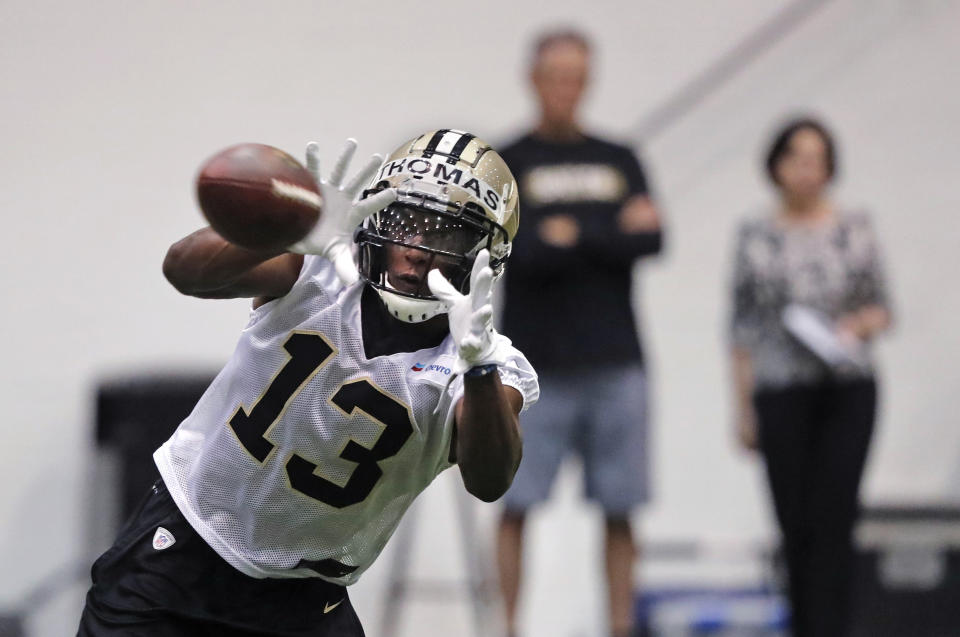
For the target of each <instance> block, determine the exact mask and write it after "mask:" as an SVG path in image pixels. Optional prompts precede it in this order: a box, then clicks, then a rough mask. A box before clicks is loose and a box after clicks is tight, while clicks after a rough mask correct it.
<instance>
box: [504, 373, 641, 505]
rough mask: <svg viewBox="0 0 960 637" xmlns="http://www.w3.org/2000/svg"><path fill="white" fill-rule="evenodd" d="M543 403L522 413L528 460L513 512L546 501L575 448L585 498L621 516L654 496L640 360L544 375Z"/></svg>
mask: <svg viewBox="0 0 960 637" xmlns="http://www.w3.org/2000/svg"><path fill="white" fill-rule="evenodd" d="M539 376H540V401H539V402H538V403H537V404H535V405H534V406H533V407H531V408H530V409H529V410H528V411H526V412H524V413H523V415H522V416H521V417H520V429H521V431H522V432H523V460H522V462H521V463H520V468H519V469H518V470H517V475H516V477H514V480H513V485H512V486H511V487H510V489H509V490H508V491H507V493H506V495H505V496H504V506H505V508H506V510H507V511H508V512H511V513H523V512H525V511H526V510H527V509H529V508H530V507H531V506H532V505H534V504H537V503H539V502H542V501H544V500H546V499H547V497H548V496H549V494H550V487H551V486H552V485H553V481H554V478H555V477H556V475H557V469H558V468H559V467H560V464H561V462H562V460H563V459H564V457H565V456H566V455H567V453H568V452H570V451H576V452H577V453H579V455H580V456H581V458H582V459H583V475H584V481H585V483H586V484H585V490H586V496H587V497H588V498H589V499H591V500H595V501H597V502H599V503H600V505H601V506H602V507H603V510H604V512H605V513H606V514H607V515H613V516H621V515H627V514H629V513H630V511H631V509H633V508H634V507H635V506H637V505H639V504H643V503H644V502H646V501H647V499H648V497H649V496H648V487H649V484H648V475H647V474H648V467H647V383H646V378H645V375H644V372H643V369H642V368H641V367H640V366H639V365H630V366H618V367H600V368H587V369H582V370H577V371H576V372H563V373H556V372H546V373H542V372H541V373H540V374H539Z"/></svg>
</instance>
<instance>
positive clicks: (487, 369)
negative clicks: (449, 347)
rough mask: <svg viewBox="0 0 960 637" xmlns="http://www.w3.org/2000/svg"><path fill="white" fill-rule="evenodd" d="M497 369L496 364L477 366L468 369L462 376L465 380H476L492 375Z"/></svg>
mask: <svg viewBox="0 0 960 637" xmlns="http://www.w3.org/2000/svg"><path fill="white" fill-rule="evenodd" d="M497 369H498V366H497V364H496V363H490V364H488V365H477V366H476V367H471V368H470V369H468V370H467V371H465V372H464V373H463V376H464V377H465V378H466V377H470V378H476V377H478V376H486V375H488V374H493V373H494V372H496V371H497Z"/></svg>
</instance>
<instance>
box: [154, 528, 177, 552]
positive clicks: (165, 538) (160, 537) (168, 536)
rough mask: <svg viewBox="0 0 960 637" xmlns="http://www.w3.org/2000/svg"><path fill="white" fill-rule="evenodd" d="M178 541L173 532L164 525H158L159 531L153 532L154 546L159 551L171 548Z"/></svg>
mask: <svg viewBox="0 0 960 637" xmlns="http://www.w3.org/2000/svg"><path fill="white" fill-rule="evenodd" d="M176 541H177V540H176V539H175V538H174V537H173V533H171V532H170V531H168V530H166V529H165V528H163V527H162V526H161V527H157V532H156V533H154V534H153V548H155V549H156V550H158V551H162V550H163V549H166V548H170V547H171V546H173V544H174V542H176Z"/></svg>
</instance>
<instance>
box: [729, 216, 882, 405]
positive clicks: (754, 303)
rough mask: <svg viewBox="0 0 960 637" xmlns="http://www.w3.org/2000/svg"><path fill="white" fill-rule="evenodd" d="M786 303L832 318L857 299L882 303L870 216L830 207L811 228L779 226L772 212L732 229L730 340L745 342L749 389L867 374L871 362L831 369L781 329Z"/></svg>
mask: <svg viewBox="0 0 960 637" xmlns="http://www.w3.org/2000/svg"><path fill="white" fill-rule="evenodd" d="M790 303H798V304H802V305H806V306H808V307H811V308H814V309H816V310H819V311H820V312H822V313H824V314H826V315H827V316H829V317H831V318H833V319H836V318H838V317H839V316H841V315H842V314H846V313H848V312H851V311H854V310H857V309H859V308H861V307H863V306H865V305H873V304H877V305H882V306H884V307H888V301H887V293H886V285H885V283H884V277H883V268H882V264H881V258H880V252H879V249H878V247H877V241H876V237H875V236H874V232H873V227H872V224H871V223H870V219H869V217H868V216H867V215H866V214H863V213H837V214H836V216H835V219H834V221H832V222H831V223H828V224H824V225H822V226H818V227H814V228H803V227H800V228H798V227H786V226H784V225H783V224H782V223H781V222H779V221H777V219H776V218H774V217H773V216H772V215H770V216H766V217H763V218H758V219H750V220H748V221H745V222H744V223H743V224H742V225H741V226H740V228H739V230H738V232H737V240H736V258H735V265H734V273H733V316H732V320H731V326H730V331H731V340H732V343H733V345H734V346H736V347H742V348H745V349H747V350H748V351H749V352H750V354H751V359H752V361H753V372H754V382H755V387H756V388H775V387H784V386H787V385H797V384H801V385H803V384H814V383H817V382H820V381H823V380H826V379H828V378H836V377H839V378H844V379H854V378H863V377H869V376H872V374H873V365H872V363H868V365H867V366H865V367H864V368H861V369H859V370H857V369H845V370H831V369H830V368H828V366H827V365H826V364H825V363H823V362H821V360H820V359H819V358H817V357H816V356H815V355H814V354H813V353H811V352H810V351H809V350H808V349H806V348H805V347H804V346H803V345H801V344H800V343H799V342H798V341H797V340H796V339H794V337H792V336H791V335H790V334H789V333H788V332H787V331H786V329H785V328H784V325H783V321H782V318H781V313H782V312H783V309H784V308H785V307H786V306H787V305H788V304H790Z"/></svg>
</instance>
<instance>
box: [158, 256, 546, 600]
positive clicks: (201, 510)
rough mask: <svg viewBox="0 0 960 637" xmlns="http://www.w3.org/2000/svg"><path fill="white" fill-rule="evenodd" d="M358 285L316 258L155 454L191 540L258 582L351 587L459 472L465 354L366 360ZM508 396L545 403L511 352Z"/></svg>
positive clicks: (246, 334) (503, 372) (442, 348)
mask: <svg viewBox="0 0 960 637" xmlns="http://www.w3.org/2000/svg"><path fill="white" fill-rule="evenodd" d="M363 287H364V286H363V284H362V283H358V284H355V285H352V286H350V287H347V288H344V287H343V286H342V285H340V284H339V281H338V279H337V277H336V274H335V273H334V270H333V267H332V265H331V264H330V263H329V262H328V261H327V260H325V259H322V258H320V257H314V256H307V257H306V258H305V261H304V266H303V270H302V271H301V273H300V277H299V279H298V280H297V282H296V284H295V285H294V286H293V288H292V289H291V290H290V292H289V293H287V294H286V295H285V296H283V297H281V298H279V299H276V300H273V301H271V302H269V303H267V304H265V305H263V306H261V307H259V308H257V309H256V310H254V311H253V312H252V313H251V317H250V321H249V323H248V324H247V326H246V328H245V329H244V330H243V333H242V335H241V337H240V342H239V343H238V344H237V349H236V351H235V352H234V354H233V357H232V358H231V359H230V361H229V362H228V363H227V365H226V367H224V368H223V370H222V371H221V372H220V373H219V374H218V375H217V377H216V378H215V379H214V381H213V383H212V384H211V385H210V387H209V388H208V389H207V391H206V393H204V395H203V397H202V398H201V399H200V401H199V402H198V403H197V406H196V407H195V408H194V410H193V412H192V413H191V414H190V415H189V416H188V417H187V419H186V420H184V421H183V423H181V424H180V427H179V428H178V429H177V430H176V432H175V433H174V434H173V436H172V437H171V438H170V439H169V440H168V441H167V442H166V443H164V445H163V446H162V447H160V448H159V449H158V450H157V451H156V453H155V454H154V459H155V460H156V463H157V466H158V467H159V469H160V475H161V476H162V477H163V481H164V482H165V483H166V485H167V488H168V489H169V491H170V494H171V495H172V496H173V499H174V500H175V501H176V503H177V506H179V508H180V511H181V512H182V513H183V515H184V516H185V517H186V518H187V520H189V521H190V524H191V525H192V526H193V527H194V528H195V529H196V531H197V532H198V533H199V534H200V535H201V536H202V537H203V538H204V540H206V541H207V543H208V544H210V546H211V547H213V549H214V550H216V551H217V553H219V554H220V555H221V556H222V557H223V558H224V559H225V560H226V561H227V562H229V563H230V564H232V565H233V566H234V567H235V568H237V569H238V570H240V571H242V572H243V573H246V574H247V575H250V576H252V577H322V578H323V579H325V580H328V581H332V582H336V583H339V584H352V583H353V582H355V581H356V580H357V578H358V577H359V576H360V574H361V573H362V572H363V571H364V570H365V569H366V568H367V567H369V566H370V564H371V563H372V562H373V561H374V559H376V557H377V555H378V554H379V553H380V551H381V550H382V549H383V547H384V545H385V544H386V542H387V540H388V539H389V538H390V535H391V534H392V533H393V531H394V529H395V528H396V526H397V524H398V523H399V521H400V518H401V516H402V515H403V513H404V511H405V510H406V509H407V507H408V506H409V505H410V504H411V502H412V501H413V499H414V498H415V497H416V496H417V494H419V493H420V492H421V491H422V490H423V489H424V488H425V487H426V486H427V485H428V484H430V482H431V481H432V480H433V478H434V477H435V476H436V475H437V474H439V473H440V472H441V471H443V470H444V469H446V468H448V467H450V466H451V462H450V460H449V457H450V445H451V440H452V434H453V429H454V407H455V405H456V402H457V400H458V399H459V397H460V396H462V394H463V382H462V379H460V378H454V379H453V381H452V382H451V377H452V371H451V369H452V368H453V363H454V361H455V360H456V349H455V346H454V344H453V341H452V339H451V338H450V336H449V335H448V336H447V337H446V338H445V339H444V340H443V342H442V343H441V344H440V345H438V346H436V347H433V348H430V349H421V350H418V351H414V352H402V353H397V354H391V355H386V356H376V357H374V358H372V359H370V360H368V359H367V358H366V356H365V355H364V349H363V338H362V330H361V325H360V298H361V294H362V292H363ZM500 378H501V380H502V382H503V383H504V384H505V385H509V386H512V387H515V388H516V389H517V390H519V391H520V392H521V394H523V399H524V406H525V407H526V406H529V405H530V404H532V403H533V402H535V401H536V400H537V398H538V396H539V387H538V384H537V379H536V374H535V373H534V372H533V369H532V368H531V367H530V364H529V363H528V362H527V360H526V358H524V356H523V355H522V354H521V353H520V352H518V351H516V350H513V352H512V356H511V357H510V359H509V362H508V364H507V365H505V366H502V367H501V369H500Z"/></svg>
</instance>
